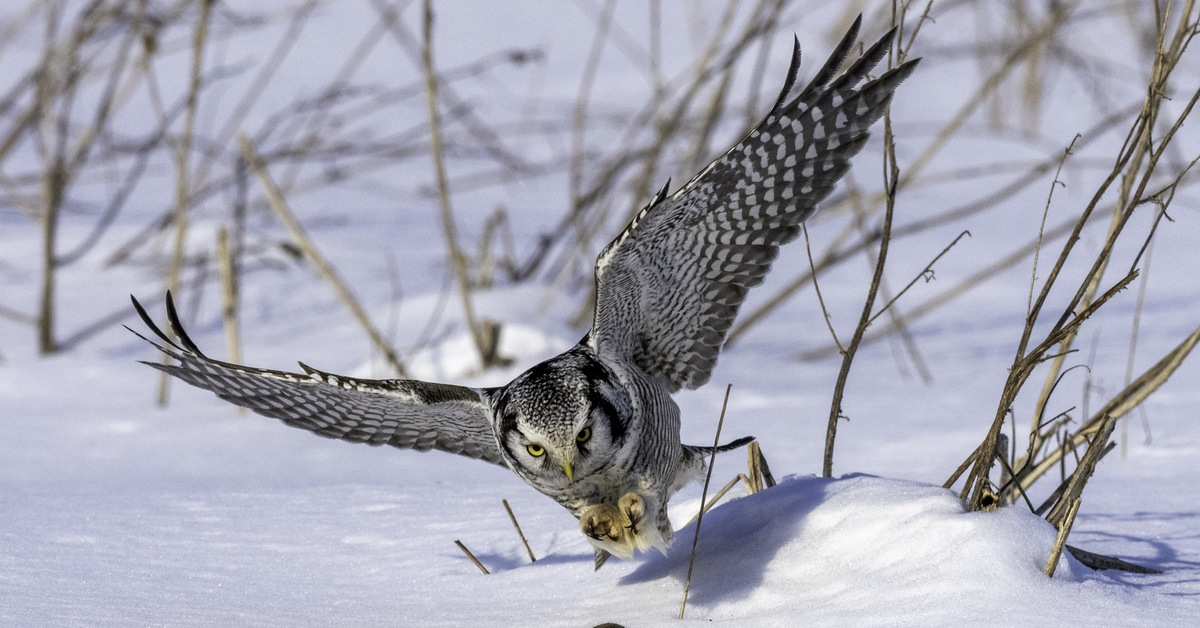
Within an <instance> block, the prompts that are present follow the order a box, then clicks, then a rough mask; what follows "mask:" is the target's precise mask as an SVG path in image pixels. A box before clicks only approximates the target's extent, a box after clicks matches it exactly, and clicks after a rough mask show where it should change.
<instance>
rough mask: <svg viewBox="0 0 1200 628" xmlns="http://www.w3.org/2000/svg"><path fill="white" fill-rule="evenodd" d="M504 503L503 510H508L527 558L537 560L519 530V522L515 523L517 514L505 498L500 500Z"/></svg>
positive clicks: (523, 534) (532, 560)
mask: <svg viewBox="0 0 1200 628" xmlns="http://www.w3.org/2000/svg"><path fill="white" fill-rule="evenodd" d="M500 501H501V502H503V503H504V510H505V511H507V512H508V518H509V519H512V522H513V527H514V528H516V529H517V536H519V537H521V544H522V545H524V546H525V551H526V552H529V560H530V561H531V562H535V563H536V562H537V558H536V557H535V556H534V555H533V550H531V549H529V541H527V540H525V533H524V532H521V524H519V523H517V516H516V515H514V514H513V511H512V508H511V507H510V506H509V505H508V500H507V499H502V500H500Z"/></svg>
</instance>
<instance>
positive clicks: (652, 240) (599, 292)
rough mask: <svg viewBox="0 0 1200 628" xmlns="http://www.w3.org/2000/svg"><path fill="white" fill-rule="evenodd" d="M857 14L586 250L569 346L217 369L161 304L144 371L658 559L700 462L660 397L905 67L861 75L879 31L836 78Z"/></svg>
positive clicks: (701, 363)
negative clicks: (479, 485) (330, 365)
mask: <svg viewBox="0 0 1200 628" xmlns="http://www.w3.org/2000/svg"><path fill="white" fill-rule="evenodd" d="M861 19H862V18H861V16H860V17H859V19H858V20H856V21H855V23H854V25H853V26H852V27H851V28H850V30H849V31H848V32H847V33H846V35H845V36H844V37H843V39H842V40H841V42H840V43H839V44H838V46H837V48H836V49H835V50H834V52H833V54H832V55H831V56H830V57H829V60H828V61H826V62H825V65H824V66H823V67H822V68H821V69H820V70H819V71H818V72H817V74H816V76H815V77H814V78H813V80H812V82H811V83H809V84H808V85H807V86H806V87H805V88H803V89H802V90H798V89H797V88H796V85H795V82H796V74H797V70H798V69H799V65H800V47H799V42H798V40H797V42H796V43H795V45H794V49H793V55H792V62H791V67H790V69H789V70H788V75H787V79H786V81H785V82H784V85H783V90H782V92H781V93H780V95H779V99H778V100H777V101H776V102H775V105H774V107H772V109H771V111H770V112H769V113H768V114H767V116H766V118H765V119H763V121H762V122H760V123H759V124H758V126H756V127H755V128H754V129H753V130H752V131H750V133H749V134H748V135H746V136H745V138H744V139H742V140H741V141H740V142H738V143H737V145H735V146H734V147H733V148H731V149H729V150H728V151H727V152H726V153H725V154H723V155H721V156H720V157H718V158H717V159H716V160H715V161H713V162H712V163H711V164H709V166H708V167H706V168H705V169H704V170H702V171H701V172H700V173H699V174H697V175H696V176H695V177H694V178H692V180H691V181H689V182H688V183H687V184H686V185H684V186H683V187H682V188H679V189H678V190H676V191H674V192H669V191H668V190H669V185H670V184H669V182H668V184H667V186H664V187H663V188H662V189H661V190H659V192H658V193H657V194H655V195H654V197H653V198H652V199H651V200H650V202H649V203H648V204H647V205H646V206H645V208H643V209H642V210H641V211H640V212H639V213H638V214H637V215H636V216H635V217H634V219H633V220H632V222H630V223H629V225H628V226H626V227H625V229H624V230H623V231H621V233H620V234H619V235H617V237H616V239H614V240H613V241H612V242H611V243H610V244H608V246H606V247H605V248H604V250H603V251H602V252H601V253H600V255H599V257H598V259H597V260H596V269H595V281H596V284H595V286H596V303H595V311H594V315H593V320H592V327H591V330H590V331H589V332H588V333H587V335H586V336H584V337H583V339H582V340H581V341H580V342H579V344H577V345H575V346H574V347H572V348H570V349H568V350H567V351H566V352H565V353H563V354H561V355H559V356H557V357H554V358H551V359H549V360H547V361H545V362H542V363H541V364H538V365H536V366H534V367H532V368H530V369H529V370H527V371H525V372H524V373H522V374H521V375H519V376H517V378H516V379H514V380H513V381H512V382H510V383H509V384H507V385H505V386H500V387H498V388H467V387H463V386H455V385H450V384H438V383H430V382H422V381H416V380H407V379H391V380H367V379H356V378H352V377H344V376H341V375H334V374H331V373H325V372H322V371H318V370H317V369H314V368H311V367H309V366H307V365H304V364H303V363H301V365H300V366H301V368H302V369H303V371H304V373H303V374H301V373H287V372H282V371H274V370H267V369H259V368H253V367H248V366H241V365H238V364H230V363H227V362H221V361H219V360H214V359H212V358H209V357H207V356H206V355H204V354H203V353H202V352H201V351H200V349H199V348H198V347H197V346H196V344H195V343H194V342H193V341H192V340H191V338H189V337H188V335H187V333H186V332H185V331H184V330H183V328H182V326H181V325H180V323H179V317H178V316H177V315H176V312H175V308H174V306H173V304H172V303H171V300H170V295H168V296H167V312H168V319H169V322H170V325H171V327H172V328H173V331H174V332H175V337H176V340H174V341H172V340H171V339H170V338H169V337H168V336H167V335H165V334H164V333H163V332H162V331H161V330H160V329H159V328H158V327H156V326H155V324H154V323H153V322H152V321H151V319H150V317H149V316H148V315H147V314H146V311H145V309H144V308H142V307H141V305H139V304H138V303H137V301H136V300H134V306H135V308H136V309H137V311H138V313H139V314H140V315H141V317H142V319H143V320H144V321H145V323H146V325H147V326H148V327H149V328H150V330H151V331H152V332H153V333H154V334H156V335H157V336H158V338H159V339H160V340H161V342H162V344H161V345H159V344H157V343H153V341H151V342H152V343H153V344H155V346H157V347H158V348H159V349H160V350H162V351H163V352H164V353H166V354H167V355H169V356H170V357H172V358H174V359H175V360H176V361H178V364H158V363H150V362H147V363H146V364H149V365H150V366H152V367H154V368H156V369H159V370H161V371H164V372H166V373H169V374H171V375H173V376H175V377H178V378H179V379H182V380H183V381H185V382H187V383H189V384H192V385H193V386H197V387H200V388H204V389H206V390H210V391H212V392H214V393H216V394H217V396H219V397H220V398H222V399H225V400H226V401H229V402H231V403H234V404H237V405H239V406H243V407H246V408H249V409H251V410H253V411H255V412H257V413H259V414H262V415H264V416H268V417H272V418H276V419H279V420H281V421H282V422H284V423H286V424H288V425H291V426H293V427H298V428H302V429H306V430H309V431H312V432H315V433H316V434H319V435H321V436H326V437H329V438H339V439H342V440H347V441H353V442H362V443H367V444H370V445H392V446H394V447H399V448H402V449H416V450H421V451H424V450H428V449H438V450H442V451H447V452H450V453H454V454H459V455H462V456H466V457H469V458H478V459H482V460H486V461H487V462H491V463H494V464H498V465H503V466H506V467H508V468H509V469H511V470H512V471H514V472H515V473H516V474H517V475H519V476H520V477H521V479H523V480H524V481H525V482H527V483H528V484H529V485H530V486H532V487H533V488H535V489H537V490H538V491H540V492H542V493H544V494H545V495H547V496H549V497H551V498H553V499H554V500H555V501H557V502H558V503H559V504H561V505H562V506H564V507H565V508H566V509H567V510H569V511H570V512H571V514H573V515H574V516H575V517H577V518H578V519H579V524H580V528H581V530H582V532H583V533H584V534H585V535H586V536H587V538H588V540H589V541H590V542H591V544H592V546H593V547H594V548H595V553H596V564H597V567H599V565H600V564H601V563H603V561H604V559H606V558H607V557H608V556H609V554H612V555H616V556H620V557H630V556H632V555H633V554H634V552H635V551H637V550H647V549H649V548H657V549H660V550H662V549H664V548H665V547H666V546H667V544H668V543H669V542H670V541H671V537H672V529H671V524H670V521H669V520H668V518H667V511H666V508H667V501H668V500H669V499H670V497H671V495H672V494H673V493H674V492H675V491H677V490H678V489H679V488H680V487H682V486H683V485H684V484H686V483H687V482H688V481H690V480H692V479H693V478H695V477H697V476H698V475H699V472H700V471H701V470H702V469H703V467H704V465H705V462H704V457H705V454H706V453H711V452H712V449H711V448H706V447H696V446H688V445H684V444H682V443H681V442H680V436H679V426H680V419H679V407H678V406H676V405H675V402H674V401H673V400H672V399H671V394H672V393H674V392H676V391H678V390H679V389H681V388H697V387H699V386H702V385H703V384H704V383H706V382H707V381H708V379H709V377H710V375H711V373H712V370H713V367H714V366H715V365H716V362H717V355H718V353H719V352H720V350H721V346H722V345H723V344H724V341H725V337H726V334H727V332H728V331H729V328H730V325H731V324H732V322H733V320H734V317H735V316H736V315H737V312H738V308H739V307H740V306H741V304H742V302H743V301H744V300H745V298H746V293H747V291H748V290H749V289H750V288H752V287H754V286H756V285H758V284H759V283H761V282H762V281H763V278H764V276H765V275H766V274H767V272H768V271H769V270H770V268H771V264H772V262H773V261H774V260H775V257H776V255H777V254H778V251H779V247H780V246H781V245H783V244H786V243H787V242H790V241H792V240H793V239H795V238H796V236H797V234H798V233H799V231H800V224H801V222H803V221H804V220H805V219H806V218H808V217H809V216H810V215H811V214H812V213H813V212H814V211H815V210H816V207H817V203H818V202H820V201H821V200H822V199H824V198H825V197H826V196H827V195H828V194H829V193H830V191H831V190H832V189H833V186H834V184H835V183H836V182H837V180H838V179H839V178H840V177H841V176H842V174H843V173H845V172H846V170H847V168H849V160H850V158H851V157H853V156H854V155H855V154H856V153H858V152H859V150H860V149H861V148H862V147H863V145H864V144H865V143H866V141H867V131H868V128H869V127H870V126H871V125H872V124H873V123H874V122H875V121H876V120H878V119H879V117H880V116H881V115H882V114H883V111H884V109H885V108H886V107H887V106H888V103H889V102H890V101H891V98H892V93H893V92H894V90H895V89H896V87H897V86H898V85H899V84H900V82H901V81H903V80H904V79H905V78H906V77H908V75H909V74H911V73H912V71H913V69H914V68H915V67H916V64H917V60H912V61H909V62H907V63H904V64H903V65H900V66H899V67H896V68H894V69H892V70H889V71H887V72H884V73H883V74H882V75H880V76H879V77H878V78H874V79H871V78H869V77H868V73H869V72H870V71H871V70H872V69H873V68H874V67H875V66H876V65H877V64H878V63H879V62H880V60H881V59H882V58H883V57H884V55H885V54H886V53H887V50H888V47H889V45H890V43H891V41H892V38H893V37H894V34H895V30H894V29H893V31H892V32H889V33H887V34H886V35H884V36H883V37H882V38H881V39H880V40H879V41H878V42H876V43H875V44H874V45H873V46H871V47H870V48H869V49H867V50H866V51H865V52H864V53H863V55H862V56H861V57H859V58H858V59H857V60H855V61H854V62H853V63H851V64H850V65H849V67H847V68H846V69H845V70H844V71H843V72H840V73H839V72H838V70H839V68H841V66H842V65H843V62H844V61H845V60H846V58H847V56H848V55H849V53H850V51H851V49H852V47H853V46H854V43H855V41H856V39H857V36H858V30H859V27H860V24H861ZM135 333H136V332H135ZM748 440H749V439H742V440H740V441H737V442H735V443H731V444H730V445H728V446H726V447H722V448H720V449H726V448H729V447H734V446H738V445H742V444H745V442H747V441H748Z"/></svg>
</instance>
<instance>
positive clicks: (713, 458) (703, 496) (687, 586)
mask: <svg viewBox="0 0 1200 628" xmlns="http://www.w3.org/2000/svg"><path fill="white" fill-rule="evenodd" d="M731 390H733V384H729V385H727V386H725V400H724V401H723V402H721V416H720V417H719V418H718V419H717V433H716V435H715V436H714V437H713V448H712V454H711V455H710V456H709V457H708V471H707V472H706V473H705V474H704V489H703V490H701V491H700V504H701V505H703V504H705V503H706V502H707V500H708V485H709V483H710V482H712V474H713V467H714V466H716V463H717V449H719V448H720V446H721V428H722V427H723V426H724V425H725V410H726V409H727V408H728V407H729V392H730V391H731ZM702 523H704V508H701V509H700V512H699V513H698V514H697V515H696V534H695V535H694V536H693V537H692V554H691V558H689V559H688V571H687V579H686V580H685V581H684V583H683V601H682V602H680V603H679V619H683V612H684V610H685V609H687V599H688V591H690V590H691V588H692V570H693V569H694V568H695V567H696V547H697V545H699V543H700V524H702Z"/></svg>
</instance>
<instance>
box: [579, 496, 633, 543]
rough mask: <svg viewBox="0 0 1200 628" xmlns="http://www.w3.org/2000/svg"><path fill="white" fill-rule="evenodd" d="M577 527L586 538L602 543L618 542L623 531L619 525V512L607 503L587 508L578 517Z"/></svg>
mask: <svg viewBox="0 0 1200 628" xmlns="http://www.w3.org/2000/svg"><path fill="white" fill-rule="evenodd" d="M579 529H580V530H581V531H583V533H584V534H585V535H587V537H588V538H590V539H595V540H597V541H600V542H602V543H609V542H617V543H619V542H620V541H621V537H623V536H624V532H625V531H624V528H623V526H621V514H620V512H618V511H617V509H616V508H613V507H612V506H609V505H607V504H598V505H595V506H592V507H591V508H589V509H588V510H587V512H585V513H584V514H583V516H582V517H580V518H579Z"/></svg>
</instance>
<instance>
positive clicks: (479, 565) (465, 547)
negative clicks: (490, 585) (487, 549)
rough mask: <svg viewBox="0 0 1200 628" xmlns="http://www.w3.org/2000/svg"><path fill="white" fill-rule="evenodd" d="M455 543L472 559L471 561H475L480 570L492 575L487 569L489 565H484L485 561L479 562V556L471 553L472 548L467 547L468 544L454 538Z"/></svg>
mask: <svg viewBox="0 0 1200 628" xmlns="http://www.w3.org/2000/svg"><path fill="white" fill-rule="evenodd" d="M454 544H455V545H457V546H458V549H460V550H462V551H463V553H464V554H466V555H467V558H470V559H471V562H473V563H475V566H476V567H478V568H479V571H482V572H483V573H484V574H485V575H491V572H490V571H488V570H487V567H484V566H483V563H481V562H479V559H478V558H475V555H474V554H472V553H471V550H469V549H467V546H466V545H463V544H462V541H460V540H458V539H454Z"/></svg>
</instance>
